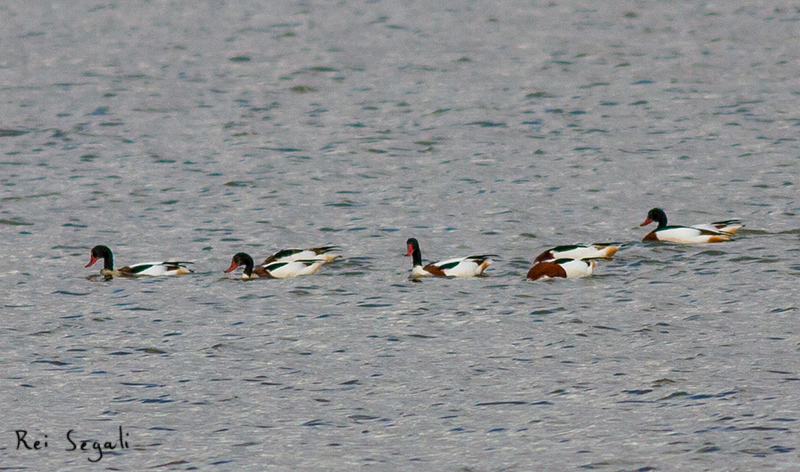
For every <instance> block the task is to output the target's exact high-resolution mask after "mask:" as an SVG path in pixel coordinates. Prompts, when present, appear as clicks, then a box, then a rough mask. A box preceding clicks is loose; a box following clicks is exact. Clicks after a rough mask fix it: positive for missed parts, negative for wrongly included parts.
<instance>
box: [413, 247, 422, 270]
mask: <svg viewBox="0 0 800 472" xmlns="http://www.w3.org/2000/svg"><path fill="white" fill-rule="evenodd" d="M411 258H412V259H413V260H414V264H413V267H418V266H419V267H422V251H420V250H419V248H418V247H416V248H414V251H412V252H411Z"/></svg>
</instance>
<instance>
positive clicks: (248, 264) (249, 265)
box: [242, 259, 253, 279]
mask: <svg viewBox="0 0 800 472" xmlns="http://www.w3.org/2000/svg"><path fill="white" fill-rule="evenodd" d="M242 277H243V278H245V279H250V278H253V259H248V260H245V261H244V272H243V273H242Z"/></svg>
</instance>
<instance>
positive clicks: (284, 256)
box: [263, 246, 340, 264]
mask: <svg viewBox="0 0 800 472" xmlns="http://www.w3.org/2000/svg"><path fill="white" fill-rule="evenodd" d="M338 248H339V247H338V246H321V247H311V248H307V249H298V248H290V249H281V250H280V251H278V252H276V253H275V254H272V255H271V256H269V257H268V258H266V259H264V262H263V264H269V263H271V262H290V261H299V260H307V261H308V260H321V261H323V262H333V261H334V260H336V258H338V257H340V255H339V254H329V252H331V251H335V250H336V249H338Z"/></svg>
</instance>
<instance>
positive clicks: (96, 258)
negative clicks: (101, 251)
mask: <svg viewBox="0 0 800 472" xmlns="http://www.w3.org/2000/svg"><path fill="white" fill-rule="evenodd" d="M91 257H92V260H90V261H89V263H88V264H86V265H85V266H84V267H91V266H92V265H94V263H95V262H97V261H99V260H100V258H99V257H94V256H91Z"/></svg>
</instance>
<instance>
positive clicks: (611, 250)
mask: <svg viewBox="0 0 800 472" xmlns="http://www.w3.org/2000/svg"><path fill="white" fill-rule="evenodd" d="M617 251H619V247H618V246H612V245H607V244H576V245H573V246H556V247H553V248H550V249H548V250H546V251H544V252H542V253H541V254H539V255H538V256H536V262H543V261H554V260H557V259H587V258H588V259H601V258H604V259H608V258H610V257H611V256H613V255H614V254H616V253H617Z"/></svg>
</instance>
